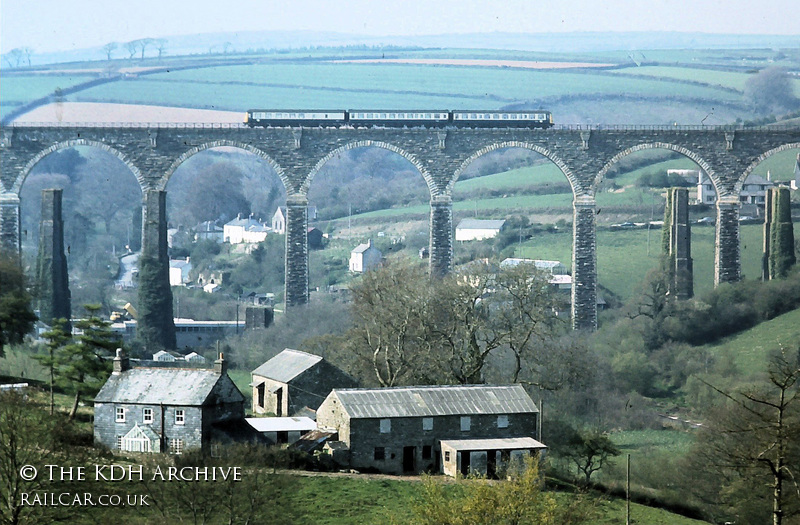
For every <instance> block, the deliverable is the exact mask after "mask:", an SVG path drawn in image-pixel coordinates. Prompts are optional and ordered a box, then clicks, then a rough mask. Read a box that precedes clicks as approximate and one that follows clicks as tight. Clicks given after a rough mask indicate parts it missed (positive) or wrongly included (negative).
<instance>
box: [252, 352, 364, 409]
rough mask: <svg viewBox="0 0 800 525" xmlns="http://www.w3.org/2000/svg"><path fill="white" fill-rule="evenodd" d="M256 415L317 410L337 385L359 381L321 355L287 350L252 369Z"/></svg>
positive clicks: (345, 386) (346, 385) (353, 385)
mask: <svg viewBox="0 0 800 525" xmlns="http://www.w3.org/2000/svg"><path fill="white" fill-rule="evenodd" d="M252 377H253V381H252V383H251V385H252V387H253V414H273V415H275V416H294V415H296V414H298V413H299V412H302V414H303V415H305V414H306V413H307V410H304V409H310V410H312V411H316V410H317V408H318V407H319V405H320V404H321V403H322V401H323V400H324V399H325V398H326V397H327V396H328V394H330V392H331V390H333V389H334V388H352V387H355V386H357V383H356V380H355V379H353V378H352V377H350V376H349V375H347V374H346V373H344V372H342V371H341V370H339V369H338V368H336V367H335V366H333V365H332V364H330V363H328V362H327V361H325V360H324V359H322V358H321V357H320V356H318V355H313V354H308V353H306V352H301V351H300V350H292V349H291V348H286V349H284V350H283V351H282V352H281V353H279V354H278V355H276V356H275V357H273V358H272V359H270V360H269V361H267V362H266V363H264V364H263V365H261V366H259V367H258V368H256V369H255V370H253V372H252Z"/></svg>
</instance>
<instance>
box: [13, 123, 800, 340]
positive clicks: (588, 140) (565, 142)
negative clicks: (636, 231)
mask: <svg viewBox="0 0 800 525" xmlns="http://www.w3.org/2000/svg"><path fill="white" fill-rule="evenodd" d="M1 133H2V137H0V160H1V161H2V162H1V163H0V167H1V168H2V174H1V175H0V245H2V246H3V247H4V249H10V250H19V249H20V224H19V223H20V218H19V206H20V202H19V193H20V188H21V187H22V183H23V182H24V181H25V178H26V177H27V175H28V173H29V172H30V170H31V169H32V168H33V166H34V165H35V164H36V163H37V162H38V161H39V160H41V159H42V158H44V156H46V155H47V154H49V153H52V152H54V151H57V150H59V149H63V148H67V147H71V146H78V145H83V146H94V147H98V148H101V149H103V150H105V151H108V152H109V153H111V154H112V155H114V156H116V157H118V158H119V159H121V160H122V161H123V162H124V163H125V164H126V165H127V166H128V167H129V168H130V170H131V172H132V173H133V175H134V176H135V177H136V178H137V180H138V181H139V184H140V186H141V188H142V190H143V195H145V194H146V192H147V191H148V190H160V191H163V190H165V189H166V188H167V182H168V181H169V178H170V176H171V175H172V173H173V172H174V171H175V169H176V168H177V167H178V166H180V164H181V163H182V162H183V161H185V160H186V159H188V158H190V157H191V156H193V155H195V154H196V153H199V152H201V151H203V150H206V149H209V148H214V147H220V146H229V147H237V148H241V149H244V150H246V151H249V152H251V153H253V154H255V155H257V156H259V157H261V158H263V159H264V160H265V161H266V162H267V163H268V164H269V165H270V166H272V167H273V168H274V169H275V171H276V172H277V174H278V176H279V177H280V179H281V181H283V184H284V186H285V188H286V194H287V215H288V218H287V233H286V252H287V253H286V304H287V306H292V305H298V304H303V303H305V302H306V301H307V298H308V246H307V241H306V226H307V222H308V217H307V212H306V211H305V206H306V204H307V202H308V189H309V187H310V186H311V184H313V180H314V177H315V176H316V174H317V173H318V172H319V170H320V169H321V168H322V166H324V165H325V163H326V162H327V161H328V160H330V159H331V158H333V157H334V156H336V155H337V154H340V153H341V152H342V151H345V150H348V149H353V148H358V147H366V146H372V147H379V148H384V149H387V150H390V151H393V152H395V153H397V154H399V155H401V156H402V157H404V158H405V159H407V160H408V161H409V162H410V163H411V164H413V165H414V166H415V167H416V168H417V170H419V172H420V175H421V176H422V178H423V179H424V180H425V183H426V184H427V186H428V190H429V192H430V199H431V200H430V203H431V215H430V225H431V231H430V255H431V257H430V269H431V272H432V273H439V274H441V273H446V272H448V271H450V270H451V269H452V265H453V212H452V190H453V185H454V184H455V182H456V180H458V178H459V176H460V175H461V173H462V172H463V170H464V169H465V168H466V167H467V166H469V164H470V163H471V162H472V161H474V160H476V159H478V158H480V157H481V156H482V155H485V154H487V153H489V152H491V151H494V150H497V149H502V148H509V147H519V148H525V149H528V150H531V151H536V152H538V153H540V154H542V155H543V156H545V157H546V158H548V159H549V160H551V161H552V162H553V163H554V164H555V165H556V166H558V168H559V169H560V170H561V171H562V172H563V173H564V176H565V177H566V178H567V180H568V181H569V183H570V186H571V187H572V192H573V197H574V200H573V203H574V220H573V225H574V226H573V248H574V249H573V261H572V265H573V274H574V275H573V282H574V286H573V291H572V295H573V297H572V313H573V316H572V318H573V325H574V327H576V328H586V329H592V328H594V327H596V325H597V313H596V298H597V297H596V296H597V292H596V290H597V267H596V266H597V255H596V224H595V214H596V213H597V207H596V204H595V202H596V201H595V196H596V192H597V188H598V186H599V184H600V182H601V181H602V179H603V177H604V176H605V174H606V173H607V172H608V170H609V169H610V168H611V167H612V166H613V165H614V164H615V163H616V162H617V161H618V160H620V159H622V158H624V157H625V156H627V155H629V154H631V153H634V152H636V151H640V150H644V149H653V148H663V149H668V150H672V151H676V152H678V153H681V154H683V155H685V156H687V157H688V158H690V159H692V160H693V161H694V162H696V163H697V164H698V165H699V166H700V167H701V168H702V169H703V170H704V171H705V172H706V173H707V174H708V176H709V178H710V179H711V181H712V182H713V184H714V185H715V187H716V191H717V195H718V196H719V199H718V209H717V219H718V220H717V232H716V235H717V249H716V256H715V281H716V283H720V282H728V281H735V280H737V279H739V277H740V274H741V269H740V262H739V244H738V242H739V223H738V215H739V204H738V202H739V200H738V194H739V191H740V190H741V186H742V183H743V181H744V179H745V178H746V177H747V176H748V175H749V174H750V172H751V171H752V170H753V169H754V168H755V166H756V165H757V164H758V163H759V162H760V161H762V160H764V159H765V158H767V157H769V156H770V155H772V154H774V153H776V152H778V151H781V150H784V149H788V148H792V147H800V128H785V129H781V128H758V129H732V128H713V127H680V126H674V127H660V128H659V127H636V128H592V129H581V128H562V129H557V128H553V129H549V130H529V129H500V128H482V129H464V128H456V129H421V128H416V129H397V128H350V127H342V128H248V127H246V126H244V125H202V124H187V125H180V124H170V125H149V126H148V125H127V124H126V125H103V126H82V125H68V126H38V125H36V126H26V125H12V126H7V127H5V128H3V129H2V130H1ZM145 204H146V203H145ZM148 238H151V239H152V238H153V237H152V236H148ZM148 238H145V242H148ZM154 242H155V241H154ZM148 249H149V250H150V253H157V252H159V251H160V250H159V248H158V247H156V246H152V247H149V248H147V247H143V250H148ZM164 264H166V262H164Z"/></svg>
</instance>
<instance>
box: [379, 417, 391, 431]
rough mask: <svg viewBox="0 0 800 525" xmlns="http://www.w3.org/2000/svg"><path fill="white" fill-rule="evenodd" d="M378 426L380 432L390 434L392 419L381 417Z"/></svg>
mask: <svg viewBox="0 0 800 525" xmlns="http://www.w3.org/2000/svg"><path fill="white" fill-rule="evenodd" d="M380 428H381V434H391V433H392V420H391V419H381V422H380Z"/></svg>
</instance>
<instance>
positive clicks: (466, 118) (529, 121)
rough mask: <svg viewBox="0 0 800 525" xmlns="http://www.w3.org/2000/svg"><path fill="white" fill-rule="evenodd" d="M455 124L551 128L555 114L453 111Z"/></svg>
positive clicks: (461, 125)
mask: <svg viewBox="0 0 800 525" xmlns="http://www.w3.org/2000/svg"><path fill="white" fill-rule="evenodd" d="M452 114H453V124H454V125H455V126H457V127H480V128H483V127H487V128H488V127H491V128H502V127H511V128H549V127H551V126H552V125H553V114H552V113H550V112H549V111H543V110H536V111H497V110H490V111H486V110H484V111H479V110H467V111H453V112H452Z"/></svg>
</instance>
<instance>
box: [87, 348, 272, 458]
mask: <svg viewBox="0 0 800 525" xmlns="http://www.w3.org/2000/svg"><path fill="white" fill-rule="evenodd" d="M152 364H153V365H155V364H156V363H154V362H153V363H152ZM169 364H173V363H169ZM244 400H245V398H244V396H243V395H242V393H241V392H240V391H239V389H238V388H236V385H234V383H233V381H231V379H230V378H229V377H228V374H227V367H226V364H225V361H224V359H223V358H222V355H221V354H220V358H219V359H218V360H217V361H216V362H215V363H214V368H176V367H159V366H149V367H137V368H131V367H130V363H129V360H128V358H127V357H125V356H124V355H122V351H121V350H117V356H116V357H115V358H114V371H113V372H112V374H111V377H109V378H108V381H106V384H105V385H103V388H101V389H100V392H98V394H97V396H96V397H95V400H94V441H95V443H98V444H101V445H105V446H106V447H108V448H110V449H114V450H123V451H128V452H169V453H170V454H180V453H182V452H183V451H184V450H189V449H198V448H199V449H203V450H204V451H210V446H211V444H212V442H229V441H232V440H244V441H259V440H260V436H259V435H257V433H254V432H253V431H252V429H251V428H250V427H249V426H248V425H247V424H246V422H245V420H244Z"/></svg>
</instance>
